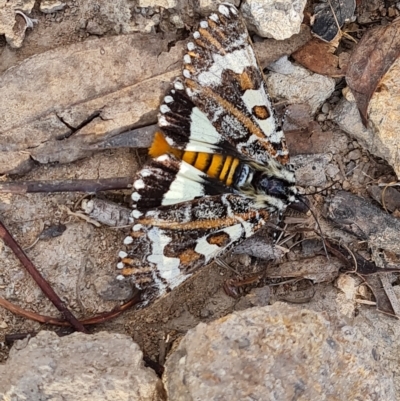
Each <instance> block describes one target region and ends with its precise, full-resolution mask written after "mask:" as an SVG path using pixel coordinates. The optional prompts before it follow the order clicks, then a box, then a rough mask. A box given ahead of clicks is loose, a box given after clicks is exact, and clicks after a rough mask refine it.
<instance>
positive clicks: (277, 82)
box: [267, 61, 335, 114]
mask: <svg viewBox="0 0 400 401" xmlns="http://www.w3.org/2000/svg"><path fill="white" fill-rule="evenodd" d="M282 64H284V63H281V64H280V65H279V67H280V70H279V71H280V72H270V73H269V74H268V75H267V86H268V89H269V93H270V95H271V96H272V97H273V98H278V99H284V100H286V101H289V102H290V104H293V103H305V104H307V105H308V106H309V107H310V110H311V112H312V113H313V114H314V113H316V111H317V110H318V108H319V107H321V106H322V104H323V103H324V102H325V100H326V99H328V98H329V97H330V96H331V94H332V92H333V91H334V89H335V80H334V79H333V78H329V77H325V76H323V75H320V74H314V73H312V72H310V71H308V70H306V69H305V68H303V67H299V66H296V65H293V64H291V63H290V62H289V61H286V66H285V65H282ZM275 66H276V64H275Z"/></svg>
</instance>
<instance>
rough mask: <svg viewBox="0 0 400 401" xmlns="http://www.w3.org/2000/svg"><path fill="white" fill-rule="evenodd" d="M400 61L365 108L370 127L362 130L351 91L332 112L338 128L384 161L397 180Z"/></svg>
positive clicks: (389, 72)
mask: <svg viewBox="0 0 400 401" xmlns="http://www.w3.org/2000/svg"><path fill="white" fill-rule="evenodd" d="M399 88H400V59H397V60H396V61H395V62H394V63H393V65H392V67H391V68H390V70H389V71H388V72H387V73H386V74H385V75H384V77H383V78H382V80H381V82H380V83H379V88H378V89H379V90H376V91H375V93H374V94H373V95H372V98H371V100H370V103H369V106H368V117H369V126H368V128H366V127H364V125H363V124H362V121H361V117H360V114H359V112H358V109H357V105H356V103H355V102H354V97H353V96H352V94H351V93H350V91H348V90H346V91H344V95H345V98H344V99H342V100H341V101H340V102H339V103H338V105H337V106H336V108H335V109H334V111H333V115H332V119H333V120H334V121H335V122H336V123H337V124H338V125H339V127H340V128H341V129H342V130H343V131H345V132H346V133H347V134H349V135H350V136H351V137H352V138H355V139H357V141H358V142H359V143H360V144H361V146H363V147H364V148H365V149H367V150H368V151H369V152H370V153H372V154H374V155H376V156H378V157H381V158H383V159H385V160H386V161H387V162H388V163H389V164H390V165H391V166H392V167H393V169H394V171H395V173H396V174H397V177H399V178H400V159H399V156H398V151H397V149H398V144H399V142H400V134H399V132H400V125H399V121H400V115H399V110H398V109H397V104H398V99H399V96H400V89H399Z"/></svg>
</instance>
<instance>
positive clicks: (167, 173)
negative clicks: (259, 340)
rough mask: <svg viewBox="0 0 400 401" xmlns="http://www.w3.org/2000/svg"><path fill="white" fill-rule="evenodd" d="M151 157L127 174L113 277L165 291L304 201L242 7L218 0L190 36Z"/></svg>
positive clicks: (149, 294)
mask: <svg viewBox="0 0 400 401" xmlns="http://www.w3.org/2000/svg"><path fill="white" fill-rule="evenodd" d="M158 125H159V127H160V129H161V131H160V132H157V133H156V135H155V138H154V142H153V144H152V146H151V148H150V150H149V154H150V156H151V157H152V159H151V161H150V162H149V163H148V164H147V165H145V166H144V168H143V169H142V170H140V171H139V172H138V173H137V174H136V176H135V177H134V180H133V192H132V195H131V198H132V207H133V210H132V214H131V217H132V229H131V231H130V234H129V235H128V236H127V237H126V238H125V240H124V249H123V250H121V251H120V252H119V262H118V265H117V268H118V269H119V270H120V274H119V276H118V278H119V279H123V278H130V280H131V281H132V283H133V285H134V286H135V287H136V288H137V289H138V290H140V291H141V293H142V296H141V299H142V303H141V306H146V305H148V304H149V303H150V302H152V301H154V300H156V299H158V298H160V297H162V296H163V295H164V294H166V293H168V292H170V291H171V290H173V289H174V288H176V287H177V286H179V285H180V284H181V283H182V282H184V281H185V280H186V279H188V278H189V277H190V276H191V275H192V274H193V273H195V272H196V271H197V270H198V269H199V268H201V267H202V266H204V265H206V264H208V263H209V262H210V261H212V260H213V259H214V258H216V257H218V256H220V255H221V254H222V253H223V252H225V251H227V250H229V249H231V248H232V247H233V246H234V245H235V244H238V243H239V242H240V241H243V240H244V239H246V238H249V237H250V236H252V235H253V234H254V233H255V232H256V231H257V230H259V229H260V228H261V227H262V226H263V225H264V224H265V223H266V222H267V221H268V220H269V219H270V217H271V214H273V213H282V212H283V211H284V210H285V209H286V208H287V207H289V206H290V207H293V208H295V209H298V210H303V209H304V203H303V201H302V198H301V196H300V195H299V194H298V191H297V189H296V187H295V175H294V170H293V167H292V166H291V165H290V164H289V154H288V149H287V146H286V142H285V138H284V134H283V132H282V130H281V129H280V127H279V126H278V124H277V121H276V118H275V115H274V110H273V107H272V104H271V101H270V99H269V96H268V92H267V88H266V84H265V80H264V76H263V73H262V70H261V68H260V66H259V63H258V61H257V58H256V56H255V53H254V49H253V47H252V43H251V40H250V37H249V34H248V31H247V28H246V26H245V23H244V21H243V19H242V18H241V16H240V15H239V12H238V10H237V9H236V8H235V7H234V6H232V5H230V4H223V5H220V6H219V8H218V12H215V13H212V14H211V15H210V16H209V17H208V18H207V19H206V20H204V21H201V22H200V26H199V28H198V30H197V31H195V32H194V33H193V35H192V39H191V41H189V42H188V44H187V52H186V54H185V55H184V57H183V69H182V76H181V77H180V78H178V79H177V80H176V81H175V82H174V83H173V86H172V88H171V90H170V91H169V93H168V94H167V95H166V96H165V97H164V100H163V103H162V104H161V106H160V113H159V118H158Z"/></svg>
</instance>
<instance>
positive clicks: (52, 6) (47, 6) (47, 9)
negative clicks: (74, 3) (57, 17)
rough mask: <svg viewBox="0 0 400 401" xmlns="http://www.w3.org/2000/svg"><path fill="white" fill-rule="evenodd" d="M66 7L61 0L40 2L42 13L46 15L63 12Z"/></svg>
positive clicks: (43, 0)
mask: <svg viewBox="0 0 400 401" xmlns="http://www.w3.org/2000/svg"><path fill="white" fill-rule="evenodd" d="M65 5H66V4H65V3H63V2H61V1H59V0H42V1H41V2H40V11H41V12H42V13H45V14H51V13H55V12H56V11H61V10H63V9H64V7H65Z"/></svg>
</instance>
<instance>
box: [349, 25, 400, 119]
mask: <svg viewBox="0 0 400 401" xmlns="http://www.w3.org/2000/svg"><path fill="white" fill-rule="evenodd" d="M399 54H400V19H397V20H395V21H393V22H392V23H391V24H389V25H387V26H382V27H378V28H375V29H372V30H370V31H368V32H367V33H366V34H365V35H364V36H363V37H362V39H361V40H360V42H359V43H358V45H357V46H356V48H355V49H354V51H353V53H352V55H351V57H350V62H349V67H348V69H347V73H346V82H347V85H348V86H349V88H350V89H351V91H352V93H353V95H354V97H355V99H356V102H357V106H358V109H359V111H360V114H361V118H362V120H363V123H364V125H367V121H368V115H367V110H368V104H369V101H370V99H371V97H372V95H373V93H374V92H375V89H376V88H377V86H378V83H379V81H380V80H381V79H382V77H383V76H384V75H385V73H386V72H387V71H388V70H389V68H390V67H391V65H392V64H393V62H394V61H395V60H396V59H397V57H398V56H399Z"/></svg>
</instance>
